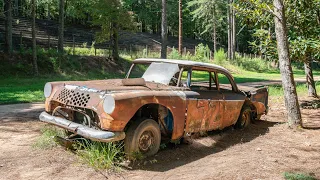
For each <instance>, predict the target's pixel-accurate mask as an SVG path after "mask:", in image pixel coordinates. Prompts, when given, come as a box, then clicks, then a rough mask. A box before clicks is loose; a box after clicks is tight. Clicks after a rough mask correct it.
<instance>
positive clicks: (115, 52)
mask: <svg viewBox="0 0 320 180" xmlns="http://www.w3.org/2000/svg"><path fill="white" fill-rule="evenodd" d="M118 40H119V28H118V23H117V22H112V59H113V60H114V61H118V60H119V42H118Z"/></svg>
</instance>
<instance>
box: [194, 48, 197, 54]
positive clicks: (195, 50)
mask: <svg viewBox="0 0 320 180" xmlns="http://www.w3.org/2000/svg"><path fill="white" fill-rule="evenodd" d="M194 55H197V46H195V47H194Z"/></svg>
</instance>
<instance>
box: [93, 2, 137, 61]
mask: <svg viewBox="0 0 320 180" xmlns="http://www.w3.org/2000/svg"><path fill="white" fill-rule="evenodd" d="M89 9H90V11H89V12H90V13H91V16H92V18H93V20H92V23H93V25H95V26H98V27H100V28H101V31H100V32H98V33H97V36H96V40H97V42H99V43H102V42H106V41H107V40H111V49H112V53H111V56H112V59H113V60H115V61H118V60H119V43H118V41H119V30H120V29H124V30H125V29H127V30H130V29H132V28H133V27H132V24H133V23H132V18H131V15H130V14H129V13H128V11H126V10H125V9H124V8H123V6H122V3H121V1H120V0H95V1H91V2H90V7H89ZM110 38H111V39H110Z"/></svg>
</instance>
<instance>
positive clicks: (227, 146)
mask: <svg viewBox="0 0 320 180" xmlns="http://www.w3.org/2000/svg"><path fill="white" fill-rule="evenodd" d="M302 100H308V99H306V98H302ZM270 105H271V107H270V111H269V114H268V115H267V116H264V117H262V120H261V121H256V122H255V123H253V124H251V125H250V126H249V127H248V128H247V129H245V130H234V129H233V128H227V129H226V130H223V131H219V132H212V133H209V135H208V136H206V137H200V138H197V139H192V140H190V139H189V140H188V142H189V143H182V144H179V145H168V146H167V147H166V148H164V149H162V150H161V151H160V152H159V153H158V154H157V155H156V156H154V157H151V158H149V159H146V160H143V161H140V162H135V163H134V165H133V167H132V169H125V168H124V169H123V170H122V171H121V172H120V173H116V172H107V171H103V170H94V169H92V168H91V167H88V166H87V165H86V164H83V163H81V161H80V160H79V158H78V157H77V156H76V155H75V154H73V153H72V152H71V151H67V150H65V149H64V148H62V147H55V148H53V149H49V150H41V149H37V148H34V147H32V145H33V144H34V143H35V141H36V139H37V138H38V137H39V136H40V129H41V128H42V127H43V126H44V125H45V124H44V123H41V122H39V121H38V115H39V114H40V112H41V111H42V110H43V105H42V104H20V105H6V106H0V144H1V145H0V179H283V173H284V172H295V173H298V172H299V173H304V174H310V175H313V176H315V177H317V178H319V179H320V130H312V129H296V130H291V129H288V127H287V125H286V123H285V107H284V104H283V99H281V98H280V99H279V98H271V99H270ZM302 115H303V118H304V120H307V121H312V120H319V119H320V109H303V110H302Z"/></svg>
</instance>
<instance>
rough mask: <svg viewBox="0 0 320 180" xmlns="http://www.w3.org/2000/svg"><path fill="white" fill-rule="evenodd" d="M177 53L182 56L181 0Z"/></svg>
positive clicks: (180, 4)
mask: <svg viewBox="0 0 320 180" xmlns="http://www.w3.org/2000/svg"><path fill="white" fill-rule="evenodd" d="M179 53H180V55H182V0H179Z"/></svg>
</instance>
